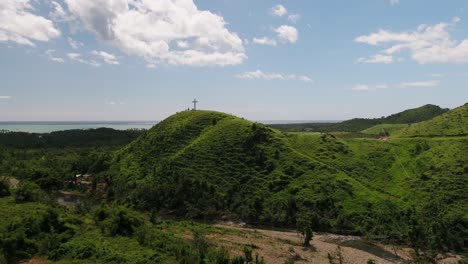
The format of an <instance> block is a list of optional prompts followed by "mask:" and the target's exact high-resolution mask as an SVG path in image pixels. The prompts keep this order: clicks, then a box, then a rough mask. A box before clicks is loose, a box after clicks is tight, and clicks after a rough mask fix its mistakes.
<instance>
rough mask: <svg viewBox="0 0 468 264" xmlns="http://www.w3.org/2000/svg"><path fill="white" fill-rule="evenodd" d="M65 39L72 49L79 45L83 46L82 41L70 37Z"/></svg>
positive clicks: (77, 47)
mask: <svg viewBox="0 0 468 264" xmlns="http://www.w3.org/2000/svg"><path fill="white" fill-rule="evenodd" d="M67 41H68V44H69V45H70V47H72V48H73V49H79V48H80V47H83V46H84V44H83V42H79V41H76V40H74V39H72V38H70V37H68V38H67Z"/></svg>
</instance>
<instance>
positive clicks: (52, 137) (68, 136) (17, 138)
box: [0, 128, 144, 149]
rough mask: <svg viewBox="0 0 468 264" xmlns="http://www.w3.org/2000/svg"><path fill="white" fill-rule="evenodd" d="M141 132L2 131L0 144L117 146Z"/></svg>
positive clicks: (129, 140) (21, 146)
mask: <svg viewBox="0 0 468 264" xmlns="http://www.w3.org/2000/svg"><path fill="white" fill-rule="evenodd" d="M143 132H144V131H143V130H115V129H111V128H98V129H87V130H81V129H73V130H65V131H56V132H52V133H45V134H37V133H26V132H9V131H2V132H0V146H4V147H11V148H24V149H31V148H64V147H96V146H116V145H117V146H118V145H125V144H128V143H130V142H131V141H133V140H134V139H135V138H137V137H138V136H139V135H140V134H141V133H143Z"/></svg>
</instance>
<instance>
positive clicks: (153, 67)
mask: <svg viewBox="0 0 468 264" xmlns="http://www.w3.org/2000/svg"><path fill="white" fill-rule="evenodd" d="M146 68H149V69H155V68H156V65H154V64H151V63H150V64H146Z"/></svg>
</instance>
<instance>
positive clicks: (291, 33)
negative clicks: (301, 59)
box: [275, 25, 299, 43]
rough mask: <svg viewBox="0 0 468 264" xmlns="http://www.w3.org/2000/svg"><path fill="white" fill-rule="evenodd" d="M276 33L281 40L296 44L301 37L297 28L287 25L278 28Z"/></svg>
mask: <svg viewBox="0 0 468 264" xmlns="http://www.w3.org/2000/svg"><path fill="white" fill-rule="evenodd" d="M275 32H276V33H277V34H278V38H279V39H280V40H282V41H285V42H290V43H296V42H297V39H298V35H299V34H298V32H297V29H296V28H295V27H291V26H286V25H282V26H280V27H278V28H276V29H275Z"/></svg>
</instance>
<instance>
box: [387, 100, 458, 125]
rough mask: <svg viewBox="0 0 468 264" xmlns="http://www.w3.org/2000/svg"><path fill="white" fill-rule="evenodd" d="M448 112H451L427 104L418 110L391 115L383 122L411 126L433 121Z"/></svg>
mask: <svg viewBox="0 0 468 264" xmlns="http://www.w3.org/2000/svg"><path fill="white" fill-rule="evenodd" d="M447 111H449V109H446V108H440V107H439V106H437V105H431V104H427V105H423V106H421V107H418V108H414V109H408V110H405V111H403V112H400V113H397V114H393V115H389V116H387V117H385V118H382V119H381V122H382V123H384V124H411V123H417V122H421V121H425V120H429V119H432V118H434V117H436V116H439V115H441V114H443V113H445V112H447Z"/></svg>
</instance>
